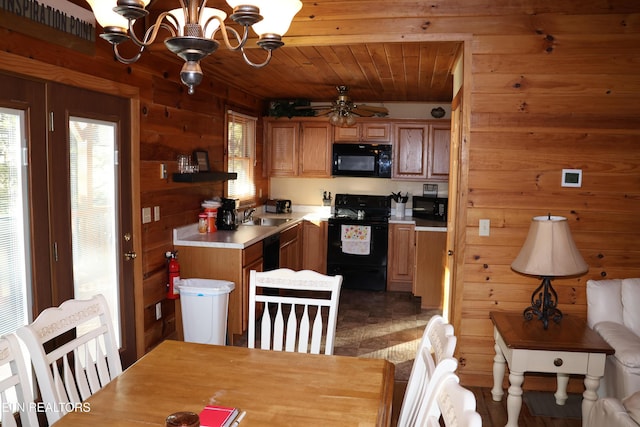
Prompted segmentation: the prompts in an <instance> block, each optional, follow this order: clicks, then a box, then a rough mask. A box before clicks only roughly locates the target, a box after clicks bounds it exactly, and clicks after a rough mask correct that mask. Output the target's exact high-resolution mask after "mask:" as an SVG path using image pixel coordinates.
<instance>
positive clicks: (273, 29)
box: [227, 0, 302, 36]
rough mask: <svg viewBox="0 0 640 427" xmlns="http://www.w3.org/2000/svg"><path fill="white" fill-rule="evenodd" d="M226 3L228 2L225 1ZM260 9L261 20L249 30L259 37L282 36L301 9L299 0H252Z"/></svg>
mask: <svg viewBox="0 0 640 427" xmlns="http://www.w3.org/2000/svg"><path fill="white" fill-rule="evenodd" d="M227 2H228V1H227ZM253 3H255V4H256V5H257V6H258V7H259V8H260V14H261V15H262V17H263V19H262V21H260V22H256V23H255V24H253V26H252V27H251V28H253V31H255V32H256V34H258V35H259V36H261V35H263V34H277V35H279V36H283V35H284V34H285V33H286V32H287V31H288V30H289V26H291V21H293V17H294V16H295V15H296V13H298V12H299V11H300V9H302V2H301V1H300V0H253Z"/></svg>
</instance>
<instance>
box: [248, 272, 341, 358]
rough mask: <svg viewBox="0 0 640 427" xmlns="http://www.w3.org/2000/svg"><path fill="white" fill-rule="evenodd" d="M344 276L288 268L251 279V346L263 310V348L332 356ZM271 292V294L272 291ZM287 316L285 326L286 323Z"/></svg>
mask: <svg viewBox="0 0 640 427" xmlns="http://www.w3.org/2000/svg"><path fill="white" fill-rule="evenodd" d="M341 286H342V276H340V275H337V276H326V275H324V274H320V273H317V272H315V271H311V270H303V271H297V272H296V271H293V270H290V269H287V268H281V269H276V270H271V271H267V272H257V271H255V270H252V271H251V272H250V278H249V326H248V327H249V330H248V334H247V335H248V346H249V348H255V345H256V327H257V324H256V317H257V315H256V311H260V310H261V309H262V320H261V321H260V348H261V349H263V350H276V351H282V350H284V351H291V352H293V351H297V352H300V353H313V354H320V352H321V351H322V347H323V337H324V354H333V346H334V341H335V334H336V322H337V318H338V300H339V297H340V288H341ZM270 289H271V290H272V291H269V290H270ZM285 316H286V323H285Z"/></svg>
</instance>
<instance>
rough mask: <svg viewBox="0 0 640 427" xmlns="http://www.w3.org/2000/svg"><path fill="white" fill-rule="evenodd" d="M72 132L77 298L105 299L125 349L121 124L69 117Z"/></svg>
mask: <svg viewBox="0 0 640 427" xmlns="http://www.w3.org/2000/svg"><path fill="white" fill-rule="evenodd" d="M68 127H69V128H68V132H69V147H68V150H69V184H70V185H69V192H70V195H71V199H70V200H71V242H72V246H71V250H72V253H73V286H74V290H73V294H74V296H75V297H76V298H79V299H86V298H91V297H92V296H94V295H97V294H102V295H104V296H105V298H106V299H107V302H108V304H109V307H110V309H111V318H112V319H113V321H114V323H115V325H114V326H115V330H116V339H117V341H118V346H119V345H120V342H121V340H120V337H121V328H120V316H119V315H118V313H119V312H120V288H119V286H118V277H119V271H118V269H119V263H118V261H119V259H120V257H119V256H118V253H119V250H118V241H117V231H118V229H119V224H118V215H117V177H118V162H117V161H116V158H117V155H118V152H117V150H116V146H117V135H118V123H117V122H111V121H104V120H93V119H88V118H83V117H69V120H68Z"/></svg>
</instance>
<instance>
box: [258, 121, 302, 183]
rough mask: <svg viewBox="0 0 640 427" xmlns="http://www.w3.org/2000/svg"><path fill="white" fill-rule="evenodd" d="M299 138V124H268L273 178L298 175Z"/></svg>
mask: <svg viewBox="0 0 640 427" xmlns="http://www.w3.org/2000/svg"><path fill="white" fill-rule="evenodd" d="M298 136H299V127H298V123H297V122H284V121H282V122H268V124H267V138H266V141H267V144H268V147H269V148H268V153H269V173H270V175H271V176H296V175H298V154H297V150H298Z"/></svg>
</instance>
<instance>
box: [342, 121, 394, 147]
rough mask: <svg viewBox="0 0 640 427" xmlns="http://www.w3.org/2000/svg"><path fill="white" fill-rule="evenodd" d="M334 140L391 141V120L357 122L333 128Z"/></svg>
mask: <svg viewBox="0 0 640 427" xmlns="http://www.w3.org/2000/svg"><path fill="white" fill-rule="evenodd" d="M333 129H334V130H333V140H334V142H371V143H377V142H387V143H388V142H391V123H390V122H377V121H376V122H364V121H363V122H356V124H355V125H353V126H349V127H344V128H343V127H340V126H335V127H334V128H333Z"/></svg>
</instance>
